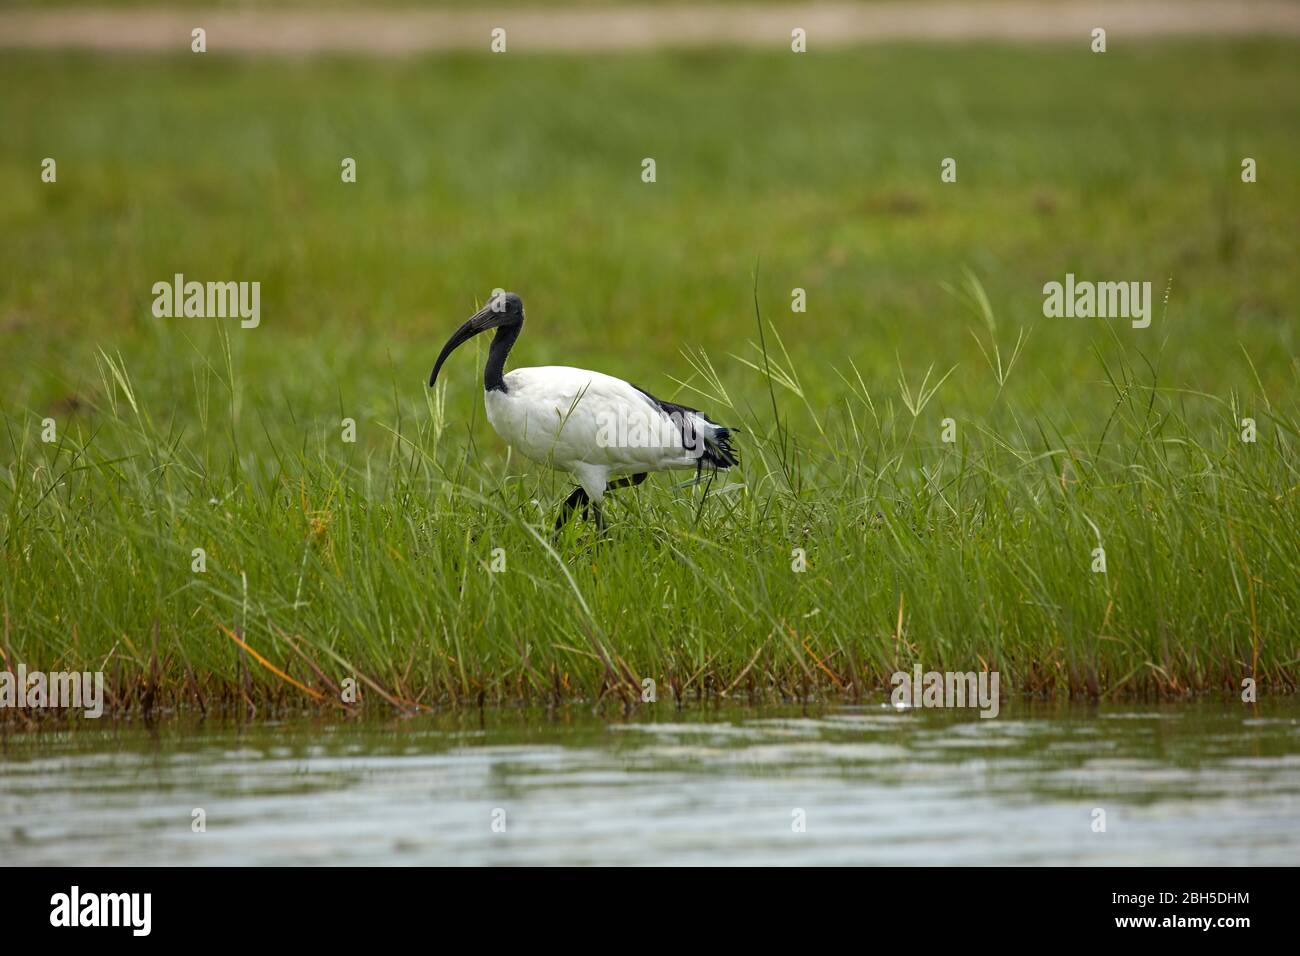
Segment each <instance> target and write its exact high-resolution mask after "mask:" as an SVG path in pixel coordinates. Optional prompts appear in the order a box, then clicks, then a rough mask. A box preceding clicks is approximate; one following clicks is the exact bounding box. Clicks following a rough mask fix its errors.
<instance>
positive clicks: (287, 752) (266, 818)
mask: <svg viewBox="0 0 1300 956" xmlns="http://www.w3.org/2000/svg"><path fill="white" fill-rule="evenodd" d="M658 706H659V707H660V708H661V709H659V710H657V711H655V712H653V713H650V714H644V715H636V716H633V717H629V718H620V719H614V720H610V719H608V718H606V719H599V718H597V717H595V716H592V715H591V714H590V712H589V711H587V710H585V709H581V708H575V709H570V710H567V711H564V712H562V713H560V714H559V715H549V716H548V715H547V714H543V713H533V712H521V711H487V712H484V713H482V714H479V713H473V714H467V715H462V716H457V717H438V718H427V717H421V718H413V719H401V720H398V719H393V720H384V721H374V720H370V721H364V722H346V723H328V722H322V721H313V720H298V721H286V722H275V723H271V722H250V723H245V724H243V725H239V724H232V723H224V724H221V723H212V722H206V723H196V722H193V721H175V722H171V723H166V722H165V723H161V724H159V725H156V726H154V727H152V728H145V727H140V726H134V725H132V726H123V725H119V726H116V727H113V726H107V721H105V722H104V724H105V725H104V726H100V725H97V724H91V723H88V722H82V723H81V724H80V725H79V727H78V728H77V729H75V730H72V731H63V732H56V731H50V730H45V731H41V732H22V731H21V730H20V728H18V727H16V726H14V725H12V724H11V725H9V726H8V727H7V728H5V729H0V863H7V864H14V863H29V864H30V863H34V864H44V863H58V864H69V863H89V864H113V863H139V864H191V863H207V864H273V863H274V864H353V863H367V864H371V863H396V864H404V863H412V864H414V863H445V864H541V863H626V864H699V863H762V864H800V863H811V864H834V863H866V864H945V863H958V864H967V863H970V864H973V863H996V864H1029V863H1032V864H1066V863H1112V864H1138V863H1141V864H1190V863H1209V864H1258V863H1274V864H1294V863H1295V862H1296V861H1297V860H1300V701H1295V700H1285V701H1281V702H1274V703H1271V704H1267V705H1261V706H1259V707H1257V708H1253V709H1252V708H1248V707H1245V706H1243V705H1233V704H1223V703H1214V704H1204V703H1200V704H1183V705H1175V706H1161V707H1154V706H1122V705H1113V706H1103V707H1100V708H1096V707H1094V708H1083V709H1064V708H1050V709H1038V708H1031V707H1028V706H1023V705H1022V706H1016V707H1013V706H1011V705H1005V706H1004V707H1003V709H1002V712H1001V715H1000V716H998V717H997V718H996V719H991V720H981V719H978V718H977V717H975V716H974V715H973V714H972V713H962V714H960V715H954V714H952V713H950V712H934V711H924V712H922V711H908V712H896V711H894V710H893V709H892V708H890V707H888V706H870V707H837V708H809V709H794V710H790V709H781V710H758V711H753V710H694V711H692V710H686V711H677V710H673V709H671V707H668V706H664V705H658ZM87 727H90V728H92V729H85V728H87ZM196 808H201V809H202V810H204V811H205V814H206V824H207V829H206V832H194V830H193V829H192V820H193V817H194V810H195V809H196ZM1097 809H1101V810H1103V811H1105V824H1106V829H1105V832H1094V829H1093V826H1094V819H1096V817H1095V810H1097ZM801 819H802V820H803V821H804V822H805V823H806V828H805V829H804V830H803V831H802V832H800V831H799V830H798V829H797V825H798V822H799V821H800V820H801ZM494 821H495V822H496V824H497V829H495V830H494ZM502 823H503V824H504V830H503V831H502V830H501V826H502Z"/></svg>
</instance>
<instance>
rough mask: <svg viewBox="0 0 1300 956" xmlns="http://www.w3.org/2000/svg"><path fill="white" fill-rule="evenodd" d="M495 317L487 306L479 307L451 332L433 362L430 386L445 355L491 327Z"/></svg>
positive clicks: (445, 358)
mask: <svg viewBox="0 0 1300 956" xmlns="http://www.w3.org/2000/svg"><path fill="white" fill-rule="evenodd" d="M496 318H499V315H498V314H497V313H495V312H493V311H492V309H491V308H490V307H489V308H484V309H481V310H480V311H478V312H476V313H474V314H473V315H471V316H470V317H469V318H468V319H466V320H465V324H464V325H462V326H461V327H460V328H458V329H457V330H456V331H455V332H454V333H453V334H452V337H451V338H449V339H448V340H447V344H446V345H444V346H443V347H442V354H440V355H439V356H438V361H437V362H435V363H434V364H433V373H432V374H431V375H430V376H429V387H430V388H433V383H434V382H436V381H437V380H438V372H440V371H441V370H442V363H443V362H445V361H447V356H449V355H450V354H451V353H452V352H454V351H456V349H458V348H460V346H462V345H464V344H465V343H466V342H468V341H469V340H470V339H472V338H473V337H474V336H476V335H478V334H479V333H480V332H486V331H487V330H488V329H490V328H493V327H494V326H495V325H496V323H495V322H493V321H492V320H493V319H496Z"/></svg>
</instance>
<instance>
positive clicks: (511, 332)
mask: <svg viewBox="0 0 1300 956" xmlns="http://www.w3.org/2000/svg"><path fill="white" fill-rule="evenodd" d="M519 329H520V326H518V325H503V326H501V327H499V328H498V329H497V334H496V335H494V336H493V337H492V345H491V347H490V348H489V349H488V357H487V365H486V366H485V367H484V369H483V388H484V389H485V390H486V391H489V392H504V391H505V390H506V381H505V378H503V375H504V373H505V370H506V356H507V355H509V354H510V349H511V348H513V347H514V344H515V339H517V338H519Z"/></svg>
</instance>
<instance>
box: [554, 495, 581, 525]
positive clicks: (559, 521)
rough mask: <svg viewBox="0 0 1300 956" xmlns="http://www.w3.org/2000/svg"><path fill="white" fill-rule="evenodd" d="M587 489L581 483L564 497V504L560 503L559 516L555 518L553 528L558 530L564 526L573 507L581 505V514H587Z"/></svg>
mask: <svg viewBox="0 0 1300 956" xmlns="http://www.w3.org/2000/svg"><path fill="white" fill-rule="evenodd" d="M587 501H588V498H587V491H586V489H585V488H583V487H582V486H581V485H579V486H578V487H577V488H574V489H573V493H572V494H571V495H569V497H567V498H565V499H564V504H562V505H560V516H559V517H558V518H556V519H555V530H556V531H559V530H560V529H561V528H563V527H564V523H565V522H566V521H568V520H569V516H570V515H571V514H573V509H575V508H577V507H578V505H582V516H583V517H584V518H585V517H586V516H587Z"/></svg>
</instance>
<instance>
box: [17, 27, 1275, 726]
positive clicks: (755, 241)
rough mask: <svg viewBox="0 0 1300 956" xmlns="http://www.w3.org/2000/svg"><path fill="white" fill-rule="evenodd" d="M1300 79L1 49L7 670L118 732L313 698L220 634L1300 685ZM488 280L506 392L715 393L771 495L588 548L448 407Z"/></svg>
mask: <svg viewBox="0 0 1300 956" xmlns="http://www.w3.org/2000/svg"><path fill="white" fill-rule="evenodd" d="M1296 54H1297V47H1296V45H1295V44H1294V43H1288V42H1280V41H1279V42H1271V41H1270V42H1263V41H1261V42H1241V43H1231V44H1229V43H1220V44H1209V43H1197V44H1181V43H1178V44H1173V43H1171V44H1150V45H1144V46H1141V47H1137V48H1133V47H1128V48H1123V49H1121V48H1117V49H1115V50H1113V51H1112V52H1110V53H1108V54H1106V55H1105V56H1104V57H1100V56H1094V55H1091V54H1089V53H1087V52H1086V51H1085V52H1078V51H1074V50H1066V49H1064V48H1055V47H1053V48H1045V49H1038V50H1034V49H1028V48H1022V47H1005V48H1004V47H997V46H986V47H978V48H958V47H935V48H930V47H923V46H902V47H897V48H882V49H872V50H862V51H855V52H849V51H846V52H837V53H834V54H825V55H816V56H813V55H811V54H810V55H807V56H803V57H795V56H792V55H790V54H782V53H740V52H729V53H726V54H721V53H719V54H692V55H679V56H669V55H654V56H650V55H647V56H637V57H609V58H605V57H589V58H575V59H570V58H558V57H557V58H551V57H524V56H519V57H510V58H508V59H506V58H496V59H489V57H487V56H486V55H484V56H469V55H467V56H464V57H453V58H443V59H436V60H435V59H430V60H409V61H402V62H394V63H379V62H371V61H364V60H351V59H337V60H318V61H311V62H299V63H294V62H275V63H269V62H260V61H230V60H221V59H205V60H202V61H200V60H195V59H191V58H187V57H186V58H178V59H174V60H171V59H148V60H132V59H123V58H106V59H93V58H82V57H75V56H64V55H46V56H39V55H9V56H7V57H6V58H5V59H4V61H3V62H0V86H2V87H3V88H4V89H5V91H6V92H5V96H4V98H3V102H2V103H0V216H2V217H3V220H2V221H3V225H4V228H3V230H2V231H0V335H3V353H2V357H0V376H2V382H3V384H0V414H2V415H3V417H4V429H5V432H4V434H3V435H0V541H2V542H3V545H2V550H3V561H4V568H3V583H2V584H0V601H2V602H3V614H4V620H5V623H4V632H3V644H2V645H0V648H2V649H3V652H4V655H5V658H6V660H8V661H9V662H10V663H13V662H14V661H15V660H21V661H23V662H25V663H26V664H27V665H28V667H29V668H40V669H44V670H60V669H72V668H77V669H104V670H105V671H106V673H107V675H108V680H109V685H110V689H111V690H112V691H113V693H114V702H115V704H116V705H117V706H118V707H119V708H121V709H128V708H135V707H148V706H158V705H160V704H166V703H180V702H185V701H195V700H197V701H201V702H202V703H203V705H204V706H218V705H220V704H222V703H223V702H229V701H233V700H236V699H238V698H240V697H243V696H247V697H248V698H249V699H250V700H253V701H255V702H258V703H259V704H276V703H283V704H293V703H296V702H297V701H299V700H302V701H305V702H309V701H308V700H307V697H306V695H304V694H303V693H302V692H301V691H299V690H297V689H296V688H294V687H293V686H292V685H290V684H289V683H287V682H286V681H284V680H282V679H281V678H279V677H277V676H276V675H275V674H273V673H272V672H271V671H269V670H268V669H266V668H264V667H262V666H261V665H260V664H258V663H257V662H256V661H255V660H252V659H250V658H248V657H247V656H244V655H242V654H241V652H240V651H239V649H238V648H237V646H236V645H235V643H234V642H233V641H232V640H231V639H230V637H229V636H228V634H227V633H226V631H225V630H223V629H229V630H231V631H232V632H233V631H235V630H236V629H237V630H238V632H239V633H242V634H243V635H244V637H245V639H246V640H247V643H248V646H249V647H251V648H252V649H253V650H254V651H256V653H257V654H258V655H261V657H263V658H264V659H265V660H266V661H267V662H268V663H270V664H273V665H274V666H275V667H277V668H279V669H281V670H283V671H285V672H286V673H287V674H288V676H290V677H292V678H293V679H294V680H296V681H299V682H301V683H302V684H304V685H306V686H308V687H311V688H312V689H313V690H315V691H316V692H318V693H322V694H324V695H325V696H327V697H332V696H333V694H334V690H333V687H334V685H336V684H337V683H338V682H339V681H341V680H342V679H343V678H344V677H346V676H351V675H357V676H358V679H361V678H360V675H365V679H368V680H369V681H371V682H373V684H367V683H365V680H363V688H362V689H363V693H365V694H367V695H368V699H369V700H372V701H377V700H379V699H380V694H379V693H378V689H380V688H382V690H383V692H384V693H385V694H388V695H390V696H392V697H394V698H395V699H396V698H400V699H401V700H405V701H412V702H419V703H421V704H426V705H432V704H465V703H478V702H481V701H484V700H490V701H497V700H502V701H505V700H516V699H522V698H528V699H533V700H546V699H551V698H556V697H560V698H585V699H588V700H596V699H598V698H602V697H604V698H606V699H609V698H623V699H625V700H632V699H634V698H636V697H638V696H639V691H640V681H641V680H643V679H644V678H653V679H654V680H656V681H657V683H658V686H659V694H660V698H661V699H664V698H672V697H673V696H674V695H677V696H679V697H682V698H686V699H693V698H694V697H695V696H697V695H700V696H706V697H707V696H716V695H719V694H723V693H727V694H729V695H731V696H738V695H750V694H752V695H759V696H765V695H783V696H801V695H812V694H822V695H824V694H841V693H843V694H847V695H861V694H866V693H868V692H874V689H876V688H879V687H880V686H882V684H887V682H888V678H889V675H890V673H891V672H892V671H893V670H895V669H896V668H901V669H910V667H911V666H912V664H913V663H914V662H916V661H919V662H920V663H922V665H923V666H924V667H926V668H927V669H931V668H933V669H955V670H968V669H979V668H982V667H984V666H989V667H994V668H997V669H999V670H1000V671H1001V673H1002V686H1003V688H1004V689H1005V690H1006V691H1007V692H1009V693H1012V694H1023V693H1038V694H1067V693H1068V694H1080V695H1092V694H1096V695H1126V694H1180V693H1187V692H1194V691H1202V690H1215V689H1222V690H1227V689H1233V688H1238V687H1239V686H1240V682H1241V680H1242V678H1243V677H1247V676H1251V675H1253V676H1255V677H1257V678H1258V680H1259V682H1260V684H1261V687H1262V688H1263V689H1264V692H1265V693H1277V692H1284V691H1288V690H1291V689H1292V688H1293V687H1294V685H1295V682H1296V680H1297V677H1298V676H1300V648H1298V647H1297V638H1296V633H1297V627H1296V622H1297V620H1298V619H1300V614H1298V612H1300V573H1298V572H1300V535H1298V534H1297V532H1296V529H1297V527H1300V515H1298V512H1300V508H1298V507H1297V494H1298V493H1300V475H1298V474H1297V466H1298V464H1300V462H1298V461H1297V452H1296V441H1297V437H1298V435H1297V432H1298V430H1300V414H1298V411H1300V410H1298V409H1297V402H1296V394H1297V392H1296V385H1297V364H1296V355H1297V348H1296V345H1297V342H1296V338H1297V331H1298V330H1300V324H1298V323H1297V321H1296V305H1295V303H1296V301H1297V293H1298V292H1300V288H1298V286H1300V280H1298V279H1297V273H1296V269H1295V227H1296V222H1297V215H1298V213H1300V182H1298V180H1297V175H1296V169H1297V167H1296V163H1295V157H1296V155H1297V152H1298V151H1300V127H1298V126H1297V124H1296V117H1297V107H1298V106H1300V84H1298V83H1297V82H1296V79H1297V67H1296V63H1297V62H1298V61H1297V57H1296ZM46 156H51V157H55V158H56V159H57V161H58V182H57V184H53V185H50V184H42V183H41V182H40V181H39V170H40V161H41V159H42V158H43V157H46ZM344 156H353V157H355V158H356V159H357V161H358V170H359V181H358V182H357V183H356V184H354V185H344V184H342V183H340V182H339V175H338V171H339V163H340V160H341V158H342V157H344ZM645 156H653V157H655V159H656V161H657V163H658V182H657V183H655V184H653V185H647V184H644V183H642V182H641V180H640V175H639V174H640V162H641V159H642V158H643V157H645ZM946 156H952V157H956V158H957V160H958V164H959V165H958V182H957V183H956V184H942V183H940V181H939V163H940V160H941V159H942V158H943V157H946ZM1243 156H1252V157H1254V158H1255V159H1256V160H1257V161H1258V163H1259V182H1257V183H1255V184H1250V185H1247V184H1243V183H1242V182H1240V178H1239V163H1240V160H1241V157H1243ZM756 263H759V266H758V275H759V282H758V294H759V295H758V297H759V301H760V303H761V306H762V311H763V317H764V321H765V323H770V324H765V326H764V339H765V341H766V344H767V347H768V360H769V361H770V363H771V368H772V372H773V378H774V379H775V383H774V384H773V385H772V387H771V390H770V391H769V388H768V382H767V379H765V377H764V376H763V375H762V374H761V373H760V372H759V371H758V370H757V369H756V368H755V366H757V367H758V368H759V369H761V368H762V367H763V366H764V364H765V363H764V359H763V358H762V356H761V354H760V351H759V349H758V329H759V327H758V325H757V323H756V321H755V314H754V301H753V298H754V296H753V281H754V272H755V266H756ZM175 272H183V273H185V275H186V276H187V277H189V278H195V279H200V280H207V279H240V280H258V281H260V282H261V283H262V324H261V326H260V327H259V328H257V329H254V330H241V329H240V328H239V327H238V324H237V323H236V322H233V321H220V320H200V319H155V318H154V317H153V316H152V315H151V313H150V305H151V302H152V294H151V292H150V289H151V286H152V285H153V283H154V282H157V281H159V280H165V279H168V278H169V277H170V276H171V275H172V274H173V273H175ZM1066 272H1074V273H1075V274H1076V275H1078V276H1079V277H1081V278H1092V279H1111V280H1127V279H1147V280H1151V281H1152V283H1153V286H1154V289H1155V294H1156V297H1157V300H1158V301H1157V305H1156V313H1155V319H1154V321H1153V323H1152V325H1151V327H1150V328H1149V329H1145V330H1137V329H1132V328H1130V327H1129V325H1128V323H1127V322H1116V321H1110V322H1108V321H1104V320H1098V319H1091V320H1089V319H1047V318H1044V317H1043V315H1042V292H1041V289H1042V286H1043V284H1044V283H1045V282H1048V281H1051V280H1060V279H1061V278H1062V277H1063V276H1064V274H1065V273H1066ZM495 286H505V287H508V288H511V289H513V290H515V291H517V292H519V293H520V294H522V295H523V297H524V300H525V302H526V304H527V308H528V316H529V323H528V326H527V328H526V330H525V332H524V335H523V337H522V339H521V340H520V344H519V345H518V347H517V348H516V350H515V354H514V356H513V359H512V361H513V364H514V365H541V364H574V365H579V366H585V367H591V368H598V369H601V370H602V371H606V372H609V373H611V374H615V375H620V376H624V377H627V378H629V379H631V380H632V381H635V382H637V383H639V384H641V385H643V386H644V387H646V388H648V389H649V390H651V391H653V392H656V393H657V394H660V395H663V396H664V397H675V398H677V399H678V400H680V401H685V402H686V403H688V404H699V405H700V406H702V407H704V408H706V409H707V410H709V411H710V412H711V413H713V414H714V416H715V417H717V418H719V419H720V420H723V421H726V422H727V423H729V424H734V425H738V426H740V427H741V428H743V429H744V434H743V435H742V436H741V438H740V446H741V449H742V456H743V459H744V460H743V465H742V467H741V468H739V469H736V470H733V471H732V472H729V473H724V474H723V475H720V476H719V479H718V481H717V482H715V483H714V484H713V485H712V486H711V487H710V488H709V489H708V492H707V494H706V493H705V492H704V489H703V488H696V489H683V488H679V487H677V479H676V478H668V477H663V476H660V477H656V478H654V479H652V480H651V481H650V482H647V483H646V484H645V485H643V486H642V487H641V488H640V489H638V490H636V491H635V492H630V491H621V492H614V493H613V494H612V501H611V502H610V503H609V504H608V506H607V508H606V514H607V517H608V518H609V519H610V520H611V523H612V530H611V532H610V533H609V535H608V536H607V537H606V538H604V539H603V540H597V539H596V537H595V536H594V535H593V533H592V531H591V529H590V528H589V527H587V526H575V527H573V528H571V529H570V530H569V531H567V532H566V533H565V534H564V535H563V536H562V537H561V538H560V539H559V540H558V541H556V542H554V543H552V542H551V541H550V540H549V536H548V533H547V532H548V530H549V526H550V522H551V520H552V518H553V516H554V514H555V509H556V507H557V506H558V503H559V501H560V500H561V499H562V497H563V496H564V495H565V494H566V493H567V492H568V490H569V484H568V483H567V481H566V480H565V479H564V478H563V477H562V476H556V475H553V474H551V473H549V472H547V471H546V470H544V469H542V468H538V467H536V466H534V465H532V464H530V463H528V462H525V461H523V460H521V459H520V458H519V457H517V456H511V455H509V454H508V452H507V450H506V449H505V447H504V446H503V445H502V443H501V442H500V440H499V439H497V438H496V436H495V435H493V434H492V432H491V430H490V429H489V428H488V427H487V426H486V423H485V421H484V416H483V412H482V394H481V385H480V384H479V377H480V375H481V359H482V348H481V347H480V348H479V350H478V352H477V353H476V352H475V349H474V348H473V347H470V348H466V349H464V350H462V351H461V352H459V353H457V355H456V356H455V357H454V359H453V360H452V361H451V362H450V363H449V366H448V368H447V370H446V372H445V373H444V379H445V386H440V388H439V390H438V391H437V392H436V393H435V394H429V393H427V391H426V389H425V388H424V384H423V383H424V381H425V379H426V378H427V375H428V372H429V368H430V366H431V364H432V361H433V359H434V357H435V356H436V354H437V350H438V349H439V348H440V347H441V345H442V343H443V341H444V340H445V338H446V337H447V335H448V334H449V333H450V332H451V331H452V330H453V329H454V328H455V327H456V325H458V324H459V322H460V321H461V320H463V319H464V318H465V317H466V316H467V315H468V314H469V313H470V312H471V311H472V310H473V308H474V306H475V303H476V301H481V300H482V298H483V297H484V296H486V295H487V294H488V292H489V291H490V290H491V289H492V288H493V287H495ZM796 286H798V287H803V288H805V289H807V294H808V303H809V308H808V312H807V313H806V314H792V313H791V311H790V307H789V303H790V290H791V289H792V288H794V287H796ZM1167 287H1168V289H1169V297H1168V304H1167V306H1165V305H1164V304H1163V303H1162V302H1160V301H1159V300H1160V299H1162V298H1163V296H1164V293H1165V290H1166V288H1167ZM1018 342H1019V343H1020V348H1019V351H1018V353H1017V352H1016V348H1017V343H1018ZM1012 355H1015V356H1016V357H1015V361H1014V364H1013V365H1012V364H1011V361H1010V360H1011V357H1012ZM999 361H1000V363H1001V368H1002V370H1003V371H1002V373H1001V374H999V373H998V372H997V368H998V366H999ZM1008 367H1009V371H1008ZM679 381H680V382H683V383H685V384H684V385H679V384H678V382H679ZM922 396H923V398H924V400H922ZM774 403H775V406H776V411H775V412H774ZM46 417H52V418H54V419H55V420H56V422H57V426H58V441H57V443H53V444H46V443H42V442H41V440H40V432H41V421H42V419H44V418H46ZM345 417H350V418H353V419H355V420H356V422H357V436H358V437H357V442H356V443H355V444H345V443H343V442H342V441H341V439H340V435H341V431H340V421H341V419H343V418H345ZM949 417H951V418H953V419H954V420H955V421H956V423H957V438H958V440H957V442H956V443H955V444H945V443H943V442H941V441H940V432H941V428H942V425H941V423H942V420H943V419H945V418H949ZM1243 417H1252V418H1254V419H1255V420H1256V421H1257V423H1258V441H1257V442H1255V443H1254V444H1246V443H1243V442H1241V441H1240V440H1239V432H1240V426H1239V424H1238V423H1239V420H1240V419H1241V418H1243ZM1099 542H1100V544H1101V545H1102V546H1104V548H1105V554H1106V562H1107V571H1106V573H1105V574H1097V573H1093V572H1092V571H1091V569H1090V566H1091V563H1092V560H1093V559H1092V553H1091V552H1092V550H1093V549H1094V548H1096V547H1097V546H1098V544H1099ZM197 547H202V548H204V549H205V550H206V553H207V571H206V573H204V574H195V573H192V571H191V561H192V558H191V552H192V549H194V548H197ZM495 548H503V549H505V555H506V562H507V569H506V571H505V572H504V573H500V574H494V573H490V572H489V571H488V570H487V568H488V566H489V564H490V563H491V559H492V552H493V549H495ZM794 548H803V549H805V551H806V554H807V562H808V566H807V571H806V572H804V573H793V572H792V570H791V561H792V549H794Z"/></svg>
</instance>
